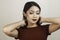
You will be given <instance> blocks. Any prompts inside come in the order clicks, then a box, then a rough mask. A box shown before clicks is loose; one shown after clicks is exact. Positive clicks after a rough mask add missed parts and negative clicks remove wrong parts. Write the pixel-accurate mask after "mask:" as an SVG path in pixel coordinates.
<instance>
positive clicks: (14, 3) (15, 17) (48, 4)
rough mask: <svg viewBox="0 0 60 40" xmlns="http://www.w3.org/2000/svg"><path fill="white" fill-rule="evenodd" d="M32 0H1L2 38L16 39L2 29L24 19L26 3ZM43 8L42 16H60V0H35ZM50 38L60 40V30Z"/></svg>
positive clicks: (0, 27)
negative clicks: (23, 11)
mask: <svg viewBox="0 0 60 40" xmlns="http://www.w3.org/2000/svg"><path fill="white" fill-rule="evenodd" d="M27 1H31V0H0V40H15V39H14V38H11V37H9V36H7V35H5V34H4V33H3V31H2V29H3V26H4V25H6V24H9V23H13V22H16V21H19V20H21V19H22V10H23V7H24V4H25V3H26V2H27ZM33 1H36V2H37V3H38V4H39V5H40V6H41V8H42V11H41V16H42V17H60V0H33ZM48 40H60V30H57V31H55V32H53V33H52V34H51V35H50V36H49V37H48Z"/></svg>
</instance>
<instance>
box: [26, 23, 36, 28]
mask: <svg viewBox="0 0 60 40" xmlns="http://www.w3.org/2000/svg"><path fill="white" fill-rule="evenodd" d="M32 27H37V24H36V23H35V24H33V23H28V25H27V28H32Z"/></svg>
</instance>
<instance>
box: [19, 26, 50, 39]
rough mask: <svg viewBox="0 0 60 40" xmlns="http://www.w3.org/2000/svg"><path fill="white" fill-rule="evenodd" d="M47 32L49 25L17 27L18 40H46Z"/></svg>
mask: <svg viewBox="0 0 60 40" xmlns="http://www.w3.org/2000/svg"><path fill="white" fill-rule="evenodd" d="M49 34H50V33H49V25H42V26H37V27H33V28H27V29H26V28H19V29H18V39H19V40H47V37H48V35H49Z"/></svg>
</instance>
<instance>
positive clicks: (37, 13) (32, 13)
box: [30, 13, 39, 15]
mask: <svg viewBox="0 0 60 40" xmlns="http://www.w3.org/2000/svg"><path fill="white" fill-rule="evenodd" d="M30 14H33V13H30ZM36 14H38V15H39V13H36Z"/></svg>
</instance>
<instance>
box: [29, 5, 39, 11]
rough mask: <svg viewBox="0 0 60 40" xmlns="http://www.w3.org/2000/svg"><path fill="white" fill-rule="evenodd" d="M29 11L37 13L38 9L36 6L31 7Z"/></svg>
mask: <svg viewBox="0 0 60 40" xmlns="http://www.w3.org/2000/svg"><path fill="white" fill-rule="evenodd" d="M29 11H31V12H34V11H37V12H39V8H38V7H37V6H32V7H31V8H30V9H29Z"/></svg>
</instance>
